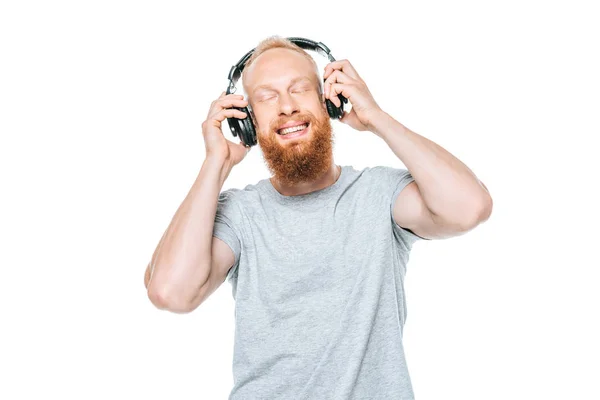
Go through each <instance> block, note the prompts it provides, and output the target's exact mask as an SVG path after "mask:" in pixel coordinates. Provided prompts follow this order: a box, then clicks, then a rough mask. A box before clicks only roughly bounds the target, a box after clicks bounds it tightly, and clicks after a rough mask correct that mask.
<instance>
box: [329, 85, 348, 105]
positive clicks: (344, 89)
mask: <svg viewBox="0 0 600 400" xmlns="http://www.w3.org/2000/svg"><path fill="white" fill-rule="evenodd" d="M349 90H351V89H350V86H349V85H348V84H344V83H333V84H332V85H331V92H330V94H329V97H330V99H331V101H332V102H333V104H335V105H336V106H337V107H341V105H342V102H341V101H340V98H339V97H338V96H337V95H338V94H341V95H342V96H344V97H345V98H347V99H348V100H350V93H349Z"/></svg>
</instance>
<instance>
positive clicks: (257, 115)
mask: <svg viewBox="0 0 600 400" xmlns="http://www.w3.org/2000/svg"><path fill="white" fill-rule="evenodd" d="M242 82H243V87H244V92H245V97H246V99H247V100H248V104H249V108H250V109H251V112H252V116H253V119H254V124H255V128H256V132H257V139H258V144H259V145H260V148H261V150H262V152H263V155H264V158H265V161H266V163H267V166H268V168H269V170H270V171H271V173H272V174H273V175H274V176H275V178H276V179H277V180H278V181H280V182H281V183H282V184H286V185H294V184H297V183H300V182H310V181H313V180H315V179H316V178H318V177H320V176H322V174H323V173H325V172H326V171H327V170H328V169H329V168H330V167H331V165H332V162H333V151H332V148H333V143H334V141H333V136H332V129H331V121H330V119H329V114H328V113H327V107H326V105H325V98H324V97H323V84H322V82H321V78H320V74H319V71H318V67H317V64H316V62H315V60H314V59H313V58H312V57H311V56H310V55H309V54H308V53H307V52H305V51H304V50H303V49H302V48H300V47H299V46H297V45H296V44H294V43H292V42H291V41H289V40H287V39H285V38H282V37H279V36H274V37H270V38H267V39H265V40H263V41H262V42H261V43H260V44H259V45H258V46H257V47H256V49H255V51H254V53H253V54H252V55H251V56H250V58H249V59H248V61H247V62H246V64H245V67H244V70H243V71H242ZM300 123H308V127H307V128H306V129H305V130H304V134H302V135H300V136H297V137H293V136H292V134H290V136H289V137H286V136H284V135H281V133H282V132H281V128H282V126H284V125H298V124H300ZM283 133H285V132H283Z"/></svg>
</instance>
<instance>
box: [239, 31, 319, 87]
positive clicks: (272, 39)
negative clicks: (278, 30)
mask: <svg viewBox="0 0 600 400" xmlns="http://www.w3.org/2000/svg"><path fill="white" fill-rule="evenodd" d="M271 49H288V50H292V51H295V52H296V53H298V54H301V55H302V56H303V57H305V58H306V59H307V60H310V62H311V63H312V65H313V66H314V69H315V75H316V77H317V84H318V90H319V93H323V83H322V82H321V79H320V75H319V67H318V66H317V63H316V62H315V59H314V58H312V57H311V55H310V54H308V53H307V52H306V51H305V50H304V49H303V48H302V47H300V46H298V45H297V44H295V43H294V42H292V41H290V40H289V39H287V38H284V37H282V36H279V35H273V36H269V37H267V38H266V39H263V40H262V41H260V43H259V44H258V46H256V48H255V49H254V52H253V53H252V54H251V55H250V58H248V61H246V63H245V64H244V70H243V71H242V85H243V88H244V93H246V83H245V82H246V81H245V76H246V72H247V71H248V67H249V66H250V65H251V64H252V63H253V62H254V60H256V59H257V58H258V56H260V55H261V54H263V53H264V52H265V51H267V50H271Z"/></svg>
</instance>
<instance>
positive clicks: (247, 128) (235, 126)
mask: <svg viewBox="0 0 600 400" xmlns="http://www.w3.org/2000/svg"><path fill="white" fill-rule="evenodd" d="M287 39H288V40H289V41H291V42H292V43H295V44H296V45H298V46H299V47H301V48H302V49H305V50H311V51H315V52H317V53H319V54H322V55H324V56H325V57H327V58H328V59H329V61H330V62H333V61H335V58H333V56H332V55H331V50H329V48H328V47H327V46H325V45H324V44H323V43H321V42H318V43H317V42H315V41H312V40H309V39H304V38H300V37H289V38H287ZM254 50H256V48H254V49H252V50H250V51H249V52H248V53H246V55H245V56H244V57H242V58H241V59H240V61H238V63H237V64H236V65H234V66H233V67H231V70H229V76H228V77H227V79H229V86H228V87H227V92H226V94H231V93H235V83H236V82H237V81H238V80H239V79H240V77H241V76H242V70H243V69H244V66H245V65H246V61H248V59H249V58H250V56H251V55H252V53H254ZM232 89H233V91H232ZM338 99H340V104H341V106H340V107H338V106H336V105H335V104H333V103H332V102H331V100H329V99H325V104H326V106H327V113H328V114H329V117H330V118H331V119H339V118H342V117H343V116H344V103H348V99H347V98H345V97H344V96H342V95H341V94H338ZM232 108H235V109H237V110H240V111H243V112H245V113H246V118H227V123H228V124H229V128H231V133H232V134H233V136H237V137H239V138H240V140H241V141H242V143H243V144H244V146H246V147H251V146H254V145H256V144H257V139H256V130H255V129H254V123H253V121H252V117H251V115H250V112H249V111H248V107H241V108H240V107H232Z"/></svg>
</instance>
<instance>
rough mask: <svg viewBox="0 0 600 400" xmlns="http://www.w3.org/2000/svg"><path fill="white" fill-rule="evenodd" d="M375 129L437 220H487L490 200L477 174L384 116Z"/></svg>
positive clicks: (377, 121)
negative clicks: (410, 176) (416, 186)
mask: <svg viewBox="0 0 600 400" xmlns="http://www.w3.org/2000/svg"><path fill="white" fill-rule="evenodd" d="M374 120H375V121H376V122H375V124H374V126H373V128H372V131H373V133H375V134H376V135H377V136H379V137H381V138H382V139H383V140H384V141H385V142H386V144H387V145H388V146H389V147H390V149H391V150H392V151H393V152H394V154H395V155H396V156H397V157H398V158H399V159H400V160H401V161H402V163H403V164H404V165H405V166H406V168H407V169H408V170H409V172H410V173H411V175H412V176H413V178H414V179H415V182H416V183H417V185H418V187H419V191H420V193H421V196H422V198H423V201H424V203H425V204H426V206H427V208H428V209H429V211H430V212H431V213H432V214H433V215H434V216H436V217H437V218H438V219H441V220H444V221H449V222H453V223H458V224H463V223H465V221H473V220H482V219H485V218H487V215H486V214H489V211H490V210H491V197H490V196H489V193H488V192H487V190H486V188H485V186H483V184H482V183H481V182H480V181H479V179H477V177H476V176H475V174H474V173H473V172H472V171H471V170H470V169H469V168H468V167H467V166H466V165H465V164H464V163H462V162H461V161H460V160H459V159H458V158H456V157H454V156H453V155H452V154H450V153H449V152H448V151H446V150H445V149H443V148H442V147H441V146H439V145H438V144H436V143H434V142H432V141H431V140H429V139H427V138H425V137H423V136H421V135H419V134H417V133H415V132H413V131H411V130H410V129H408V128H406V127H405V126H404V125H402V124H401V123H400V122H398V121H396V120H395V119H394V118H392V117H391V116H390V115H389V114H387V113H383V112H382V114H381V116H380V117H379V118H376V119H374Z"/></svg>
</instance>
